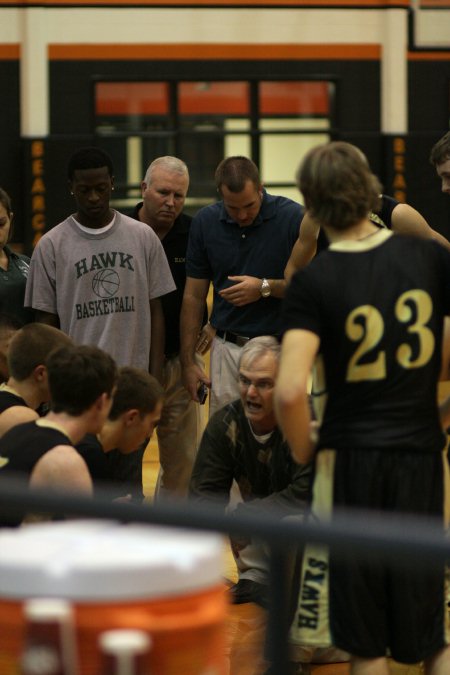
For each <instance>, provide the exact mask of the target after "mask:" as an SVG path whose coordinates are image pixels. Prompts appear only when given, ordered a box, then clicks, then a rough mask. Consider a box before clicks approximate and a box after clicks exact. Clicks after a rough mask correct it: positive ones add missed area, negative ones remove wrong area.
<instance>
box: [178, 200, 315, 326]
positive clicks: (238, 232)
mask: <svg viewBox="0 0 450 675" xmlns="http://www.w3.org/2000/svg"><path fill="white" fill-rule="evenodd" d="M302 217H303V208H302V207H301V206H300V205H299V204H297V203H296V202H294V201H292V200H291V199H287V198H286V197H278V196H273V195H269V194H267V192H266V191H265V190H264V192H263V201H262V204H261V209H260V211H259V214H258V216H257V217H256V219H255V221H254V222H253V224H252V225H248V226H247V227H239V225H238V224H237V223H236V222H235V221H234V220H233V219H232V218H230V216H229V215H228V214H227V212H226V210H225V207H224V205H223V202H217V203H216V204H211V205H210V206H206V207H204V208H203V209H200V211H199V212H198V213H197V214H196V215H195V216H194V219H193V221H192V224H191V231H190V235H189V244H188V250H187V255H186V275H187V276H188V277H193V278H195V279H210V280H211V281H212V283H213V286H214V296H213V310H212V314H211V319H210V320H211V323H212V325H213V326H215V327H216V328H217V329H219V330H227V331H232V332H234V333H237V334H239V335H246V336H249V337H255V336H257V335H276V334H277V333H278V332H279V330H280V309H281V300H280V299H278V298H273V297H269V298H260V299H258V300H257V301H256V302H252V303H250V304H248V305H245V306H243V307H235V306H234V305H232V304H230V303H229V302H227V301H226V300H224V299H222V298H221V297H220V296H219V295H218V291H220V290H222V289H223V288H227V287H228V286H230V285H232V283H233V282H232V281H230V280H229V279H228V276H229V275H249V276H253V277H258V278H259V279H262V278H264V277H265V278H266V279H282V278H283V276H284V268H285V267H286V263H287V261H288V259H289V256H290V254H291V251H292V247H293V246H294V243H295V242H296V240H297V238H298V233H299V228H300V222H301V219H302Z"/></svg>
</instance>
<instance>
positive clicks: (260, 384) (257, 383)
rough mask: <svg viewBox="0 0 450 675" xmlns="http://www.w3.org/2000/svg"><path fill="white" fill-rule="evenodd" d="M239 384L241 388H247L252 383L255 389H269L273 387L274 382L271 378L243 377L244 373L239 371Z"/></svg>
mask: <svg viewBox="0 0 450 675" xmlns="http://www.w3.org/2000/svg"><path fill="white" fill-rule="evenodd" d="M238 381H239V385H240V386H241V387H242V388H243V389H248V388H249V387H250V385H251V384H252V385H253V386H254V387H255V389H257V390H258V391H261V392H262V391H269V390H270V389H273V388H274V386H275V382H274V381H273V380H271V379H267V378H264V379H261V380H250V379H249V378H248V377H245V375H242V373H239V377H238Z"/></svg>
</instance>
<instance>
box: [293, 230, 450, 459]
mask: <svg viewBox="0 0 450 675" xmlns="http://www.w3.org/2000/svg"><path fill="white" fill-rule="evenodd" d="M399 266H400V267H401V269H402V273H399V270H398V268H399ZM284 309H285V311H284V320H285V327H286V328H293V327H295V328H303V329H306V330H310V331H312V332H314V333H317V334H318V335H320V353H319V360H318V362H317V368H316V374H317V377H316V379H315V384H314V391H315V394H316V396H317V397H318V399H321V401H320V402H321V403H322V404H324V405H322V406H320V407H321V408H323V407H324V406H325V412H324V418H323V420H322V425H321V429H320V438H319V446H318V449H320V448H321V447H325V448H336V449H339V448H343V447H345V448H349V447H353V448H367V449H369V448H382V449H383V450H386V451H388V450H389V449H390V448H396V449H401V448H404V449H405V450H407V451H408V452H411V451H413V450H415V449H417V450H419V451H424V450H425V451H429V452H436V451H440V450H441V449H442V447H443V443H444V436H443V433H442V429H441V426H440V423H439V416H438V410H437V406H436V380H437V377H438V373H439V369H440V361H441V358H440V355H441V340H442V320H443V316H444V315H445V314H449V313H450V255H449V254H448V252H447V251H446V250H445V249H444V248H443V247H442V246H440V245H439V244H436V243H434V242H428V241H424V240H423V239H418V238H412V237H406V236H401V235H393V234H392V232H389V231H386V230H379V231H377V232H375V234H372V235H371V236H369V237H368V238H366V239H364V240H359V241H349V240H346V241H341V242H337V243H335V244H332V245H331V246H330V248H329V249H328V250H327V251H324V252H323V253H322V254H321V255H320V256H318V257H317V258H316V259H315V260H314V261H313V263H311V264H310V265H309V267H307V268H306V269H304V270H302V271H300V272H298V273H297V274H296V275H295V276H294V278H293V279H292V284H291V287H290V289H289V293H288V296H287V298H286V302H285V308H284ZM322 373H326V382H325V379H324V376H322ZM405 411H407V414H405Z"/></svg>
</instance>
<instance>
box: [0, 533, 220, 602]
mask: <svg viewBox="0 0 450 675" xmlns="http://www.w3.org/2000/svg"><path fill="white" fill-rule="evenodd" d="M223 553H224V540H223V537H222V536H220V535H218V534H214V533H212V534H211V533H203V532H193V531H187V530H182V529H176V528H168V527H167V528H166V527H158V526H152V525H120V524H118V523H115V522H109V521H92V520H87V521H83V520H78V521H77V520H72V521H67V522H62V523H40V524H32V525H31V524H30V525H23V526H22V527H20V528H18V529H15V530H10V529H4V530H0V598H2V597H3V598H25V597H30V596H31V597H32V596H46V597H63V598H68V599H74V600H75V599H78V600H83V601H89V600H91V601H92V602H98V601H101V600H105V601H112V600H129V599H141V600H143V601H145V599H146V598H156V597H167V596H171V595H179V594H186V593H190V592H192V591H196V590H198V591H200V590H204V589H207V588H209V587H211V586H214V585H215V584H217V583H220V581H221V579H222V578H223V565H224V555H223Z"/></svg>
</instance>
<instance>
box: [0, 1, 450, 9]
mask: <svg viewBox="0 0 450 675" xmlns="http://www.w3.org/2000/svg"><path fill="white" fill-rule="evenodd" d="M438 2H439V0H438ZM447 2H448V0H447ZM36 4H37V2H36V0H0V6H1V5H4V6H7V5H13V6H26V5H36ZM38 4H39V5H50V6H59V7H63V6H64V5H70V7H82V6H86V5H91V6H101V5H104V6H109V7H112V6H115V5H122V6H126V5H128V4H129V5H132V6H133V7H193V6H194V7H200V8H201V7H207V8H211V7H251V6H254V7H275V8H279V7H280V5H282V6H283V7H324V6H325V7H331V6H333V7H363V8H364V7H378V8H380V7H409V4H410V3H409V0H278V1H277V0H169V2H164V0H40V2H39V3H38Z"/></svg>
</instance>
